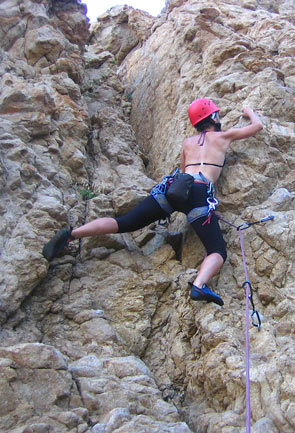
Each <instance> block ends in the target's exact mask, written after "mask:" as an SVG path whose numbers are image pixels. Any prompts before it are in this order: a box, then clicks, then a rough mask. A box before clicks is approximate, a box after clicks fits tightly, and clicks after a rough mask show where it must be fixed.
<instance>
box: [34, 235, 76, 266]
mask: <svg viewBox="0 0 295 433" xmlns="http://www.w3.org/2000/svg"><path fill="white" fill-rule="evenodd" d="M68 240H74V238H73V237H72V229H70V230H67V229H60V230H59V231H58V232H57V233H55V235H54V236H53V238H52V239H51V241H49V242H47V244H46V245H45V247H44V248H43V251H42V253H43V256H44V257H45V258H46V259H47V260H48V261H49V262H50V261H51V260H52V259H54V257H56V256H57V255H58V254H59V253H60V252H61V250H62V249H63V248H64V247H65V246H66V245H67V244H68Z"/></svg>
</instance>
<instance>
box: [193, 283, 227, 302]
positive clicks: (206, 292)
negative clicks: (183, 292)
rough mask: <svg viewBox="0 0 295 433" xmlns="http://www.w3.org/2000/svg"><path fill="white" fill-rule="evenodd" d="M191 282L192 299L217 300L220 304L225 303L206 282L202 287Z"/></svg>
mask: <svg viewBox="0 0 295 433" xmlns="http://www.w3.org/2000/svg"><path fill="white" fill-rule="evenodd" d="M189 284H190V286H191V299H192V300H193V301H207V302H215V304H218V305H223V304H224V302H223V300H222V299H221V297H220V296H218V295H217V294H216V293H214V292H212V290H210V289H209V287H208V286H206V284H203V287H202V288H200V287H197V286H194V285H193V284H192V283H189Z"/></svg>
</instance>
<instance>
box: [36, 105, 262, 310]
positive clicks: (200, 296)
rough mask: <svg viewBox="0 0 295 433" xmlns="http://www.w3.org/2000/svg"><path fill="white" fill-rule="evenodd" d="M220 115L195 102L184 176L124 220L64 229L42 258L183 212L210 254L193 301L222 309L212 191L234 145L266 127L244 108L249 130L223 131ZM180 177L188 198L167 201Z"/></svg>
mask: <svg viewBox="0 0 295 433" xmlns="http://www.w3.org/2000/svg"><path fill="white" fill-rule="evenodd" d="M219 111H220V110H219V108H218V107H217V106H216V105H215V104H214V103H213V102H212V101H211V100H210V99H206V98H202V99H196V100H195V101H193V102H192V104H191V105H190V106H189V109H188V115H189V118H190V121H191V123H192V125H193V126H194V127H195V128H196V130H197V134H196V135H193V136H192V137H189V138H186V139H185V140H184V141H183V144H182V152H181V170H182V173H181V174H178V175H177V174H176V175H175V176H166V177H165V178H164V179H163V181H162V183H161V184H159V185H156V187H154V188H153V190H152V191H151V195H149V196H148V197H146V198H145V199H144V200H143V201H142V202H141V203H140V204H139V205H138V206H136V207H135V208H134V209H133V210H131V211H130V212H128V213H127V214H126V215H124V216H121V217H116V218H111V217H103V218H97V219H95V220H93V221H91V222H89V223H87V224H85V225H83V226H81V227H78V228H76V229H74V230H67V229H65V228H63V229H61V230H59V231H58V232H57V233H56V234H55V236H54V237H53V238H52V239H51V240H50V241H49V242H48V243H47V244H46V245H45V246H44V248H43V255H44V257H45V258H46V259H47V260H48V261H50V260H52V259H53V258H54V257H56V256H57V255H58V254H59V252H60V251H61V250H62V249H63V248H64V247H65V246H66V245H67V244H68V243H69V242H71V241H74V240H76V239H80V238H83V237H88V236H96V235H102V234H110V233H126V232H132V231H135V230H138V229H141V228H143V227H145V226H147V225H149V224H151V223H153V222H155V221H157V220H161V219H165V218H167V216H170V215H171V213H172V212H174V211H179V212H183V213H185V214H186V215H187V219H188V222H189V223H190V224H191V225H192V227H193V229H194V231H195V232H196V233H197V235H198V236H199V238H200V240H201V242H202V243H203V245H204V247H205V249H206V252H207V255H206V257H205V259H204V260H203V262H202V264H201V266H200V270H199V272H198V274H197V276H196V278H195V280H194V282H193V284H191V288H190V297H191V299H193V300H195V301H207V302H215V303H216V304H218V305H223V300H222V299H221V297H220V296H219V295H217V294H216V293H214V292H213V291H212V290H210V289H209V288H208V286H207V283H208V281H209V280H210V278H212V277H213V276H214V275H216V274H217V273H218V272H219V270H220V268H221V267H222V265H223V263H224V262H225V260H226V247H225V242H224V240H223V236H222V233H221V230H220V227H219V223H218V218H217V216H216V215H215V213H214V210H215V207H216V205H217V203H218V201H217V200H216V199H215V197H214V186H213V185H214V183H215V182H216V181H217V179H218V178H219V176H220V174H221V171H222V167H223V166H224V161H225V154H226V151H227V149H228V148H229V146H230V144H231V142H233V141H235V140H241V139H243V138H247V137H251V136H253V135H255V134H256V133H257V132H259V131H260V130H261V129H262V123H261V121H260V119H259V117H258V116H257V115H256V114H255V113H254V112H253V110H252V109H251V108H249V107H246V108H244V109H243V116H244V117H246V118H249V120H250V122H251V123H250V125H248V126H245V127H242V128H231V129H228V130H227V131H221V123H220V117H219ZM183 173H186V175H183ZM189 175H190V176H189ZM181 176H184V177H186V179H187V178H189V179H191V182H192V183H191V184H190V189H189V194H188V197H186V198H185V199H184V198H183V197H180V198H179V199H175V197H174V198H171V197H170V198H169V189H170V188H172V186H173V184H174V185H176V186H177V185H180V186H181V185H182V183H181ZM179 181H180V183H179ZM171 182H173V183H171ZM174 182H175V183H174ZM169 186H170V188H169Z"/></svg>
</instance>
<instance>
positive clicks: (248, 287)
mask: <svg viewBox="0 0 295 433" xmlns="http://www.w3.org/2000/svg"><path fill="white" fill-rule="evenodd" d="M216 216H217V217H218V219H220V220H221V221H223V222H225V223H226V224H228V225H230V226H231V227H234V228H236V229H237V230H238V232H239V236H240V245H241V251H242V258H243V266H244V273H245V277H246V281H245V282H244V283H243V287H245V286H246V326H245V347H246V433H251V395H250V386H251V384H250V337H249V322H250V320H249V318H250V309H249V300H251V303H252V307H253V310H252V314H251V317H252V324H253V325H254V326H256V327H258V328H260V326H261V320H260V316H259V313H258V311H256V310H255V306H254V302H253V298H252V296H253V291H252V286H251V283H250V281H249V276H248V268H247V263H246V255H245V248H244V241H243V236H242V233H241V231H242V230H245V229H247V228H249V227H251V226H252V225H254V224H259V223H263V222H266V221H269V220H273V219H274V217H273V216H269V217H266V218H263V219H261V220H260V221H255V222H253V223H249V222H247V223H245V224H242V225H240V226H236V225H235V224H232V223H231V222H229V221H227V220H225V219H223V218H222V217H221V216H220V215H218V214H216ZM253 317H256V319H257V321H258V324H255V323H254V321H253Z"/></svg>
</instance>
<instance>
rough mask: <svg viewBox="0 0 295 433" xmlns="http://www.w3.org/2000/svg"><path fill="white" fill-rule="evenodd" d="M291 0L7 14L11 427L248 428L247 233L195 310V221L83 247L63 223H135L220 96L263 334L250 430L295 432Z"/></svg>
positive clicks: (4, 363) (48, 7) (5, 173)
mask: <svg viewBox="0 0 295 433" xmlns="http://www.w3.org/2000/svg"><path fill="white" fill-rule="evenodd" d="M293 3H294V2H293V1H291V0H276V1H275V0H226V1H225V0H224V1H223V0H215V1H214V2H210V1H209V2H208V1H206V2H205V1H200V0H198V1H197V0H187V1H185V0H171V1H170V0H167V1H166V7H165V9H164V10H163V12H162V14H161V15H160V16H159V17H157V18H153V17H151V16H149V15H148V14H146V13H144V12H142V11H139V10H134V9H132V8H129V7H126V6H124V7H116V8H113V9H111V10H110V11H109V13H106V14H104V15H103V16H101V17H100V18H99V20H98V22H97V23H96V24H95V25H93V26H92V27H91V28H90V27H89V24H88V21H87V19H86V16H85V12H86V9H85V6H84V5H82V4H80V2H79V1H76V0H66V1H57V0H34V1H33V0H4V1H2V2H1V4H0V23H1V26H0V32H1V33H0V34H1V49H0V57H1V63H0V77H1V93H0V118H1V123H0V156H1V157H0V175H1V176H0V188H1V201H0V215H1V218H0V274H1V278H0V284H1V285H0V323H1V329H0V372H1V376H0V377H1V379H0V388H1V393H0V395H1V397H0V398H1V401H0V403H1V404H0V431H3V432H8V431H9V432H10V433H43V432H44V433H49V432H56V433H65V432H71V433H74V432H75V433H85V432H86V433H125V432H126V433H127V432H128V433H139V432H145V433H153V432H155V433H156V432H157V433H158V432H161V433H164V432H167V433H189V432H194V433H205V432H206V433H217V432H218V433H243V432H245V361H244V359H245V349H244V326H245V325H244V324H245V313H244V312H245V306H244V304H245V293H244V289H242V284H243V282H244V280H245V277H244V273H243V263H242V256H241V251H240V246H239V236H238V233H237V231H236V230H235V229H233V228H232V227H230V226H228V225H226V224H224V223H222V228H223V230H224V237H225V239H226V242H227V246H228V260H227V262H226V264H225V265H224V267H223V268H222V270H221V272H220V275H219V276H217V277H215V278H214V280H213V281H212V287H214V288H216V291H217V292H218V293H220V295H221V296H222V298H223V299H224V301H225V305H224V307H222V308H219V307H218V306H216V305H212V304H205V305H201V304H196V303H192V302H191V301H190V300H189V296H188V284H187V283H188V281H190V280H191V279H192V278H193V276H194V275H196V273H197V270H198V267H199V265H200V263H201V261H202V259H203V256H204V250H203V247H202V246H201V244H200V243H199V241H198V240H197V239H196V237H195V235H194V234H193V233H192V232H191V230H190V229H189V227H188V226H187V224H186V222H185V218H183V215H176V214H175V215H173V217H172V221H171V223H170V224H169V225H168V226H158V225H157V224H152V225H151V226H149V227H147V228H145V229H143V230H141V231H137V232H135V233H133V234H122V235H107V236H102V237H99V238H92V239H84V240H83V241H81V242H80V244H79V243H78V242H75V243H72V244H71V245H70V246H69V247H68V248H67V249H66V250H65V251H64V252H63V253H62V254H61V255H60V256H59V257H58V258H56V259H55V260H54V261H53V262H51V264H50V266H49V263H48V262H47V261H46V260H45V259H44V257H43V256H42V248H43V245H44V244H45V243H46V242H47V241H48V239H49V238H50V237H51V236H52V235H53V234H54V233H55V231H57V230H58V229H59V228H60V227H62V226H68V225H73V226H75V227H76V226H78V225H81V224H83V223H84V222H86V221H90V220H92V219H94V218H96V217H97V216H113V215H121V214H124V213H125V212H127V211H128V210H130V209H131V208H132V207H133V206H134V205H136V204H137V203H138V202H140V200H141V199H142V198H143V197H145V196H146V195H147V194H148V192H149V191H150V189H151V187H152V186H153V185H154V184H155V183H156V181H158V180H159V179H160V178H161V177H162V176H164V175H165V174H167V173H169V172H171V171H172V170H173V169H174V168H175V167H176V166H178V165H179V155H180V147H181V143H182V140H183V138H184V137H185V136H187V135H191V134H192V133H193V131H192V129H191V127H190V125H189V121H188V118H187V107H188V105H189V104H190V102H191V101H192V100H193V99H195V98H196V97H199V96H200V97H204V96H207V97H210V98H212V99H213V100H214V101H215V102H216V104H217V105H219V106H220V107H221V115H222V119H223V128H224V129H226V128H228V127H231V126H241V125H242V124H243V123H244V121H243V120H242V119H241V117H240V116H241V111H242V108H243V106H245V105H250V106H252V107H253V109H254V110H255V111H257V112H258V113H259V115H260V117H261V119H262V120H263V123H264V129H263V131H261V132H260V133H259V134H257V136H255V137H252V138H250V139H248V140H243V141H240V142H236V143H234V144H233V146H232V148H231V149H230V151H229V152H228V156H227V163H226V167H225V168H224V170H223V174H222V176H221V178H220V180H219V182H218V184H217V185H216V188H217V196H218V198H219V200H220V206H219V211H220V213H222V216H223V217H224V218H225V219H226V220H228V221H230V222H231V223H234V224H236V225H239V224H242V223H243V221H245V220H246V221H257V220H260V219H261V218H264V217H266V216H268V215H272V216H274V217H275V218H274V220H273V221H271V222H268V223H265V224H261V225H254V226H251V227H250V228H249V229H248V230H246V231H244V232H243V235H244V236H243V238H244V244H245V249H246V259H247V265H248V268H249V274H250V275H249V276H250V279H251V282H252V286H253V288H254V301H255V306H256V308H257V309H258V310H259V312H260V313H261V314H262V315H263V317H264V320H263V324H262V329H261V330H260V331H257V329H256V328H255V327H252V328H251V331H250V347H251V403H252V404H251V408H252V431H253V432H254V433H265V432H266V431H267V432H268V433H293V432H294V429H295V403H294V395H295V382H294V373H295V372H294V365H295V352H294V343H295V336H294V329H295V283H294V276H293V274H294V269H293V268H294V259H295V247H294V245H295V242H294V236H295V235H294V233H295V227H294V220H295V218H294V217H295V204H294V198H295V193H294V190H295V154H294V149H293V142H294V136H295V131H294V121H295V108H294V107H295V98H294V93H295V60H294V35H295V27H294V18H295V15H294V14H295V10H294V4H293Z"/></svg>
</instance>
